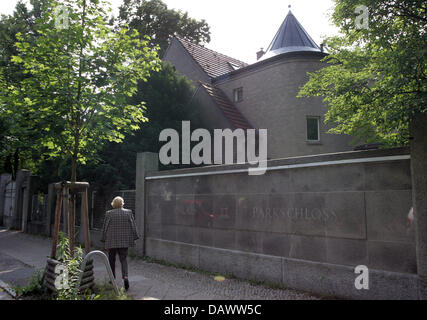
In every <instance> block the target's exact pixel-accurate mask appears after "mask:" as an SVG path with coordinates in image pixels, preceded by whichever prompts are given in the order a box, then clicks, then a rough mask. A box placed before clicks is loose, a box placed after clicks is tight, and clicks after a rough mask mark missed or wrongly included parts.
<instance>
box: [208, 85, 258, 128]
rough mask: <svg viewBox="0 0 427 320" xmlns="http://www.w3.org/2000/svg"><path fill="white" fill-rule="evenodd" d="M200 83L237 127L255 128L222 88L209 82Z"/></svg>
mask: <svg viewBox="0 0 427 320" xmlns="http://www.w3.org/2000/svg"><path fill="white" fill-rule="evenodd" d="M200 84H201V86H202V87H203V88H204V89H205V90H206V92H207V93H208V94H209V96H210V97H211V98H212V100H213V101H214V102H215V104H216V105H217V106H218V108H219V109H220V110H221V111H222V113H223V114H224V116H225V117H226V118H227V119H228V121H229V122H230V123H231V125H232V126H233V127H234V128H235V129H253V128H254V127H253V126H252V125H251V124H250V123H249V121H248V120H247V119H246V118H245V116H244V115H243V114H242V113H241V112H240V111H239V109H237V107H236V106H235V105H234V104H233V103H232V102H231V101H230V99H228V97H227V96H226V95H225V93H224V92H223V91H222V90H221V89H220V88H218V87H215V86H212V85H210V84H207V83H202V82H200Z"/></svg>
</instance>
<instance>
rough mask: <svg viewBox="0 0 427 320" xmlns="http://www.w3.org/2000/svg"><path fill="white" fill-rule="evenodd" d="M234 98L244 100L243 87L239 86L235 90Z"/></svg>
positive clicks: (238, 100)
mask: <svg viewBox="0 0 427 320" xmlns="http://www.w3.org/2000/svg"><path fill="white" fill-rule="evenodd" d="M233 100H234V102H240V101H243V88H237V89H234V90H233Z"/></svg>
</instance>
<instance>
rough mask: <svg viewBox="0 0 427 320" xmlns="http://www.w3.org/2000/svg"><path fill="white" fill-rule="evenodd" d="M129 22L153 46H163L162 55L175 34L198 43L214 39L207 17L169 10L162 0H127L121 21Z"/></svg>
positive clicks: (120, 16) (122, 7)
mask: <svg viewBox="0 0 427 320" xmlns="http://www.w3.org/2000/svg"><path fill="white" fill-rule="evenodd" d="M123 23H126V24H128V25H129V26H130V27H131V28H135V29H136V30H138V31H139V34H141V35H148V36H149V37H150V39H151V40H150V44H151V46H152V47H154V46H159V47H160V51H159V55H160V56H162V55H163V53H164V52H165V51H166V49H167V47H168V44H169V38H170V37H171V36H173V35H174V34H179V35H180V36H181V37H184V38H187V39H189V40H191V41H193V42H195V43H206V42H209V41H210V31H209V29H210V27H209V25H208V24H207V23H206V21H205V20H200V21H198V20H196V19H194V18H191V17H189V16H188V13H187V12H182V11H177V10H173V9H168V7H167V5H166V4H165V3H164V2H163V1H161V0H123V4H122V5H121V6H120V14H119V17H118V24H119V25H121V24H123Z"/></svg>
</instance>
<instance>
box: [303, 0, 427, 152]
mask: <svg viewBox="0 0 427 320" xmlns="http://www.w3.org/2000/svg"><path fill="white" fill-rule="evenodd" d="M362 5H363V6H365V7H360V6H362ZM356 9H357V10H356ZM361 10H364V12H363V11H361ZM426 10H427V4H426V2H425V1H421V0H402V1H393V0H380V1H379V0H335V9H334V12H333V15H332V21H333V22H334V23H335V25H337V26H338V27H340V31H341V35H340V36H336V37H331V38H328V39H327V40H326V46H327V49H328V50H329V52H330V55H329V56H327V57H326V58H325V61H326V62H327V63H328V64H329V65H328V66H327V67H325V68H323V69H321V70H319V71H317V72H314V73H311V74H310V79H309V81H308V82H307V83H306V84H305V85H304V86H303V87H302V89H301V91H300V94H299V96H322V97H324V101H325V102H326V104H327V105H328V112H327V114H326V121H328V122H331V123H334V124H336V126H335V127H334V128H333V129H331V131H330V132H332V133H345V134H349V135H352V136H354V137H356V138H357V139H359V141H363V142H373V141H378V142H382V144H383V145H384V146H399V145H404V144H407V142H408V139H409V132H408V125H409V123H410V121H411V119H413V118H414V116H416V115H417V114H420V113H425V112H426V110H427V80H426V75H427V59H426V58H427V51H426V48H427V34H426V26H427V15H426ZM363 14H365V20H363V19H361V18H362V17H363Z"/></svg>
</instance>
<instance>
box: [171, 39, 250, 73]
mask: <svg viewBox="0 0 427 320" xmlns="http://www.w3.org/2000/svg"><path fill="white" fill-rule="evenodd" d="M175 38H176V39H177V40H178V41H179V42H180V43H181V44H182V46H183V47H184V48H185V50H187V51H188V53H189V54H190V55H191V56H192V57H193V59H194V60H195V61H196V62H197V63H198V64H199V65H200V67H201V68H202V69H203V70H204V71H205V72H206V74H207V75H208V76H209V77H211V78H216V77H218V76H221V75H223V74H226V73H229V72H231V71H233V70H236V69H238V68H243V67H246V66H247V65H248V64H247V63H245V62H242V61H239V60H237V59H234V58H231V57H228V56H226V55H223V54H221V53H219V52H216V51H213V50H211V49H208V48H205V47H203V46H201V45H198V44H195V43H193V42H191V41H189V40H186V39H183V38H181V37H178V36H175ZM233 65H234V66H233Z"/></svg>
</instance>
